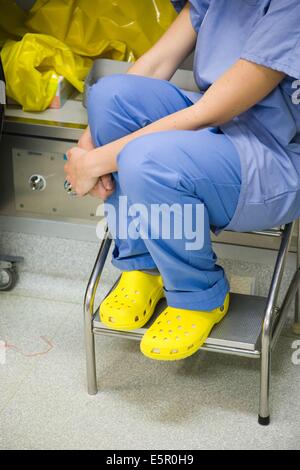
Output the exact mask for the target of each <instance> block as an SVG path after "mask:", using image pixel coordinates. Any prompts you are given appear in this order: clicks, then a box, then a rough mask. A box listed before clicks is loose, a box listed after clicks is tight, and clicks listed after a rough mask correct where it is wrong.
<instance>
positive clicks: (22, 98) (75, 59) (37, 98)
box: [1, 34, 92, 111]
mask: <svg viewBox="0 0 300 470" xmlns="http://www.w3.org/2000/svg"><path fill="white" fill-rule="evenodd" d="M1 59H2V63H3V67H4V73H5V77H6V82H7V95H8V96H10V97H11V98H13V99H14V100H16V101H17V102H18V103H20V104H21V105H22V107H23V110H24V111H44V110H45V109H46V108H48V106H49V105H50V103H51V102H52V100H53V98H54V96H55V94H56V91H57V86H58V76H59V75H62V76H64V77H65V78H66V79H67V80H68V81H69V82H70V83H71V84H72V85H73V86H74V87H75V88H77V90H78V91H80V92H82V91H83V88H84V82H83V80H84V79H85V77H86V75H87V74H88V72H89V70H90V68H91V66H92V61H91V60H90V59H87V58H83V57H79V56H76V55H75V54H74V53H73V52H72V51H71V50H70V48H69V47H68V46H66V45H65V44H63V43H62V42H61V41H59V40H58V39H55V38H53V37H51V36H47V35H43V34H25V36H24V37H23V39H22V40H21V41H18V42H17V41H12V40H9V41H7V42H6V43H5V45H4V47H3V49H2V51H1Z"/></svg>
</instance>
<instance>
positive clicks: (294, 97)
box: [292, 80, 300, 105]
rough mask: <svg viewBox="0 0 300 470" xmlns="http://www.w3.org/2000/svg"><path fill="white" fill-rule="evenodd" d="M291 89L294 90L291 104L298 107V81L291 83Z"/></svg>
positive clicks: (299, 83)
mask: <svg viewBox="0 0 300 470" xmlns="http://www.w3.org/2000/svg"><path fill="white" fill-rule="evenodd" d="M292 88H293V90H295V91H294V93H293V94H292V102H293V104H295V105H299V104H300V80H295V81H294V82H293V83H292Z"/></svg>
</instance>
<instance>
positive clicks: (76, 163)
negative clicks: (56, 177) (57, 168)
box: [64, 129, 115, 200]
mask: <svg viewBox="0 0 300 470" xmlns="http://www.w3.org/2000/svg"><path fill="white" fill-rule="evenodd" d="M93 150H94V145H93V142H92V138H91V134H90V131H89V129H87V130H86V131H85V132H84V134H83V135H82V138H81V139H80V140H79V142H78V146H77V147H73V148H71V149H70V150H69V151H68V152H67V159H68V162H67V163H66V164H65V167H64V170H65V173H66V180H67V181H68V182H69V183H70V185H71V186H72V190H73V191H74V192H75V193H76V194H77V195H78V196H81V197H82V196H86V195H87V194H90V195H91V196H93V197H97V198H100V199H102V200H106V199H107V198H108V197H109V196H111V195H112V194H113V192H114V190H115V184H114V180H113V178H112V176H111V175H102V176H100V177H99V176H94V174H93V163H94V155H93V154H92V153H91V152H92V151H93ZM99 151H101V150H100V149H99ZM103 151H104V152H105V146H104V147H103Z"/></svg>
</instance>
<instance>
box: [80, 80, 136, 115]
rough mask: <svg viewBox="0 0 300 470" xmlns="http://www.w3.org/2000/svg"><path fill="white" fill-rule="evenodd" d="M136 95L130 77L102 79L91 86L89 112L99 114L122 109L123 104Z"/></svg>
mask: <svg viewBox="0 0 300 470" xmlns="http://www.w3.org/2000/svg"><path fill="white" fill-rule="evenodd" d="M131 95H134V86H133V84H132V81H131V80H130V75H122V74H117V75H109V76H107V77H103V78H100V80H98V81H97V83H95V84H94V85H92V86H91V88H90V90H89V93H88V110H89V111H90V110H91V111H93V110H94V109H97V110H98V113H101V114H103V113H105V112H106V111H111V110H113V109H114V108H116V107H120V105H122V102H123V101H125V100H127V98H129V99H130V96H131Z"/></svg>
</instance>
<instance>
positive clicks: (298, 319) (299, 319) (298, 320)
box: [293, 219, 300, 335]
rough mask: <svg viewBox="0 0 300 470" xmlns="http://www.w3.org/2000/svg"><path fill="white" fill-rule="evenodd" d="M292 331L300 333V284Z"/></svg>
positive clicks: (299, 235)
mask: <svg viewBox="0 0 300 470" xmlns="http://www.w3.org/2000/svg"><path fill="white" fill-rule="evenodd" d="M297 268H298V269H300V219H299V221H298V232H297ZM293 332H294V333H295V334H296V335H300V286H299V289H298V292H297V295H296V302H295V319H294V325H293Z"/></svg>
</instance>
